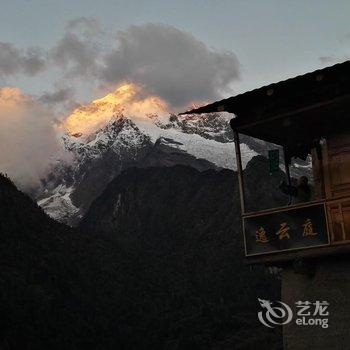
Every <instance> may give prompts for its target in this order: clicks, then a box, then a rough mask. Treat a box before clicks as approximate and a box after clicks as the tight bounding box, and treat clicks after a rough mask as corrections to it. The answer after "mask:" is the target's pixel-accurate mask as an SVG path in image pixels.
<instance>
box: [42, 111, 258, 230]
mask: <svg viewBox="0 0 350 350" xmlns="http://www.w3.org/2000/svg"><path fill="white" fill-rule="evenodd" d="M228 128H229V126H228V122H227V118H226V117H225V118H224V117H221V116H219V115H211V116H206V118H199V117H198V116H189V117H187V118H182V120H180V119H179V118H178V117H176V116H171V117H170V118H162V119H160V118H158V117H157V116H148V117H147V118H145V119H142V120H140V119H136V120H135V119H131V118H128V117H126V116H124V115H122V114H121V115H117V116H114V118H113V119H112V120H111V121H110V122H109V123H107V125H105V126H104V127H103V128H102V129H98V130H97V131H95V132H93V133H91V134H88V135H82V134H77V135H76V134H74V136H73V135H66V136H65V137H64V139H63V140H64V146H65V148H66V150H67V151H68V153H69V154H70V155H71V158H72V159H73V160H72V162H70V163H66V162H64V161H60V162H59V163H58V165H57V166H56V167H55V168H54V169H53V171H52V172H51V174H50V175H49V176H48V177H47V178H46V179H44V180H43V182H42V187H41V188H40V189H39V190H38V192H37V194H36V199H37V200H38V203H39V205H40V206H41V207H42V208H43V209H44V210H45V211H46V212H47V213H48V214H49V215H50V216H52V217H53V218H55V219H56V220H59V221H62V222H65V223H68V224H71V225H74V224H76V223H77V222H79V220H80V219H81V218H82V216H83V215H84V214H85V212H86V210H87V209H88V208H89V206H90V204H91V202H92V201H93V200H94V199H95V198H96V197H97V196H98V195H99V194H100V193H101V192H102V190H103V189H104V188H105V187H106V185H107V184H108V183H109V182H110V181H111V180H112V179H114V178H115V177H116V176H117V175H119V174H120V173H121V172H122V171H123V170H125V169H128V168H130V167H134V166H137V167H148V166H173V165H176V164H183V165H189V166H192V167H193V168H195V169H198V170H206V169H218V168H230V169H233V168H234V147H233V143H232V134H231V132H230V130H229V129H228ZM243 147H244V149H246V150H247V152H248V153H247V155H246V158H245V159H246V160H249V159H250V157H251V156H252V155H254V154H255V153H254V152H253V151H250V150H249V147H248V146H246V145H243Z"/></svg>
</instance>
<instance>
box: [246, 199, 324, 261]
mask: <svg viewBox="0 0 350 350" xmlns="http://www.w3.org/2000/svg"><path fill="white" fill-rule="evenodd" d="M244 228H245V230H244V234H245V241H246V253H247V255H250V254H254V255H255V254H266V253H272V252H278V251H282V250H291V249H302V248H308V247H312V246H321V245H327V244H328V243H329V238H328V230H327V221H326V213H325V208H324V205H323V204H313V205H309V206H305V207H303V208H285V209H284V210H280V211H278V212H273V213H267V214H259V215H256V216H249V217H246V218H244Z"/></svg>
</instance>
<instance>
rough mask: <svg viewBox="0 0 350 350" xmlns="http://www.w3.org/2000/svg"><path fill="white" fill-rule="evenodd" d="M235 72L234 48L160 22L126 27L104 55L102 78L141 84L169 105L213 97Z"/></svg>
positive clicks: (235, 76)
mask: <svg viewBox="0 0 350 350" xmlns="http://www.w3.org/2000/svg"><path fill="white" fill-rule="evenodd" d="M239 77H240V64H239V61H238V59H237V57H236V56H235V54H234V53H232V52H229V51H225V52H219V51H215V50H213V49H210V48H208V47H207V46H206V45H205V44H204V43H203V42H201V41H199V40H198V39H196V38H195V37H194V36H193V35H191V34H190V33H187V32H185V31H183V30H180V29H177V28H175V27H171V26H167V25H161V24H146V25H141V26H131V27H129V29H127V30H126V31H120V32H118V35H117V48H116V49H115V50H113V51H112V52H110V53H109V54H107V55H106V57H105V59H104V66H103V67H102V68H101V70H100V78H101V79H102V81H104V82H106V83H111V84H117V83H119V82H121V81H130V82H134V83H137V84H141V85H143V86H145V87H146V88H147V89H149V90H150V93H152V94H156V95H158V96H160V97H161V98H163V99H165V100H166V101H167V102H168V103H170V104H171V105H173V106H184V105H186V104H188V103H190V102H192V101H194V100H195V101H205V100H212V99H215V98H217V97H219V96H220V93H222V92H225V91H228V90H229V88H230V85H231V83H232V82H234V81H235V80H237V79H239Z"/></svg>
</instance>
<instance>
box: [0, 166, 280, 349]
mask: <svg viewBox="0 0 350 350" xmlns="http://www.w3.org/2000/svg"><path fill="white" fill-rule="evenodd" d="M235 187H236V186H235V177H234V174H233V173H232V172H230V171H222V172H215V171H205V172H202V173H200V172H198V171H196V170H194V169H192V168H188V167H181V166H179V167H173V168H149V169H130V170H128V171H127V172H125V173H123V174H121V175H120V176H119V177H118V178H117V179H116V180H115V181H113V182H112V183H111V184H110V185H109V186H108V187H107V189H106V191H105V192H104V193H103V195H102V196H101V197H99V199H98V200H97V201H96V202H94V204H93V206H92V208H91V210H90V212H89V215H88V216H87V217H86V218H85V220H84V222H83V225H82V231H78V230H75V231H73V230H72V229H70V228H68V227H66V226H63V225H60V224H57V223H56V222H54V221H53V220H51V219H49V218H48V217H47V216H46V215H45V214H44V213H43V212H42V211H41V209H40V208H38V207H37V205H36V204H34V203H33V202H32V201H31V200H30V199H29V198H28V197H27V196H26V195H24V194H23V193H21V192H19V191H18V190H17V189H16V188H15V186H14V185H13V184H12V183H11V182H10V181H9V180H8V179H6V178H4V177H2V176H0V262H1V269H0V291H1V294H0V315H1V318H0V349H21V350H22V349H103V350H105V349H174V350H182V349H219V350H221V349H224V350H225V349H253V348H260V349H264V348H266V349H276V348H279V344H280V337H279V334H278V330H277V331H276V330H267V329H263V328H262V327H263V326H260V325H259V324H258V322H257V319H256V311H257V297H261V298H268V299H276V298H277V299H278V298H279V283H278V281H277V280H275V279H274V278H273V277H272V276H270V275H268V274H266V273H264V271H263V270H262V269H254V270H250V269H249V268H248V267H247V266H244V265H243V262H242V249H241V240H240V238H239V235H238V231H239V226H240V224H239V220H238V217H237V215H238V207H237V206H238V204H237V202H236V200H235V199H234V198H236V196H237V190H236V188H235ZM262 344H263V345H262Z"/></svg>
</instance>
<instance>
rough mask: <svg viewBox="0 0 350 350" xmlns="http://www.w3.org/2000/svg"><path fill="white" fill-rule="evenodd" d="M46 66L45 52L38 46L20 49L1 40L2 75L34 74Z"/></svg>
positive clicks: (0, 61)
mask: <svg viewBox="0 0 350 350" xmlns="http://www.w3.org/2000/svg"><path fill="white" fill-rule="evenodd" d="M45 68H46V57H45V54H44V52H43V51H42V50H41V49H39V48H36V47H31V48H28V49H26V50H23V49H18V48H16V47H15V46H14V45H13V44H11V43H5V42H0V76H10V75H15V74H21V73H22V74H25V75H29V76H34V75H36V74H38V73H40V72H42V71H43V70H45Z"/></svg>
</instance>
